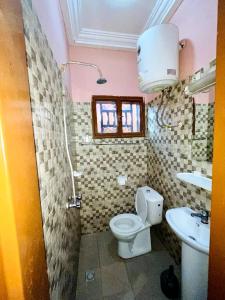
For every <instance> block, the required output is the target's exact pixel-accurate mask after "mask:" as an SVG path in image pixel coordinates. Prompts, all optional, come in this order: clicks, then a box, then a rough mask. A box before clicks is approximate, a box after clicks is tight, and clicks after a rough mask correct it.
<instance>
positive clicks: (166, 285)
mask: <svg viewBox="0 0 225 300" xmlns="http://www.w3.org/2000/svg"><path fill="white" fill-rule="evenodd" d="M160 284H161V290H162V292H163V293H164V295H165V296H166V297H167V298H169V299H174V298H178V296H179V293H180V287H179V282H178V279H177V277H176V275H175V274H174V268H173V266H172V265H171V266H169V269H167V270H165V271H163V272H162V273H161V275H160Z"/></svg>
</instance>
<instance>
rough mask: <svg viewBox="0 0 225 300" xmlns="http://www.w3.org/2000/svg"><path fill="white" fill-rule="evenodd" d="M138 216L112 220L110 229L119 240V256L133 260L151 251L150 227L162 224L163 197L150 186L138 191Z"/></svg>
mask: <svg viewBox="0 0 225 300" xmlns="http://www.w3.org/2000/svg"><path fill="white" fill-rule="evenodd" d="M135 209H136V212H137V215H136V214H131V213H124V214H120V215H117V216H115V217H113V218H112V219H111V220H110V223H109V226H110V229H111V231H112V233H113V235H114V236H115V238H116V239H118V255H119V256H120V257H122V258H131V257H135V256H138V255H142V254H145V253H147V252H150V251H151V236H150V227H151V226H152V225H156V224H159V223H161V221H162V209H163V197H162V196H161V195H160V194H159V193H158V192H156V191H155V190H153V189H152V188H150V187H148V186H144V187H140V188H138V189H137V193H136V196H135Z"/></svg>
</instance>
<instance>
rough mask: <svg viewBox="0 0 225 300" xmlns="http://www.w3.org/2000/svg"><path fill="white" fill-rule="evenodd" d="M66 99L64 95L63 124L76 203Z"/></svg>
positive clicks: (74, 195) (74, 196)
mask: <svg viewBox="0 0 225 300" xmlns="http://www.w3.org/2000/svg"><path fill="white" fill-rule="evenodd" d="M64 98H65V96H64V95H63V124H64V134H65V142H66V153H67V158H68V161H69V166H70V173H71V181H72V189H73V200H74V201H75V200H76V193H75V183H74V176H73V165H72V161H71V156H70V151H69V145H68V136H67V125H66V104H65V100H64Z"/></svg>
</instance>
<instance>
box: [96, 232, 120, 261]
mask: <svg viewBox="0 0 225 300" xmlns="http://www.w3.org/2000/svg"><path fill="white" fill-rule="evenodd" d="M97 240H98V249H99V259H100V265H101V266H105V265H110V264H113V263H115V262H122V261H123V260H122V259H121V258H120V257H119V256H118V254H117V240H116V239H115V238H114V236H113V235H112V233H111V231H106V232H101V233H99V234H98V236H97Z"/></svg>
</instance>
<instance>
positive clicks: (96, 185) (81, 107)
mask: <svg viewBox="0 0 225 300" xmlns="http://www.w3.org/2000/svg"><path fill="white" fill-rule="evenodd" d="M73 130H74V132H73V136H74V141H73V155H74V156H75V159H74V164H75V165H74V168H75V169H77V170H78V171H82V172H83V176H81V177H80V178H79V179H78V180H77V190H78V191H79V192H80V193H81V194H82V197H83V199H82V209H81V227H82V233H83V234H86V233H93V232H97V231H104V230H106V229H108V227H109V226H108V224H109V221H110V219H111V218H112V217H113V216H115V215H117V214H119V213H123V212H131V211H134V194H135V192H136V189H137V187H138V186H142V185H145V184H146V182H147V156H146V155H147V152H146V150H147V145H146V142H145V140H144V138H135V139H111V140H110V139H101V140H94V141H93V140H92V124H91V104H90V102H89V103H88V102H85V103H74V129H73ZM111 143H113V145H112V144H111ZM102 144H103V145H102ZM119 175H127V176H128V182H127V185H126V186H124V187H121V186H119V185H118V183H117V176H119Z"/></svg>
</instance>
